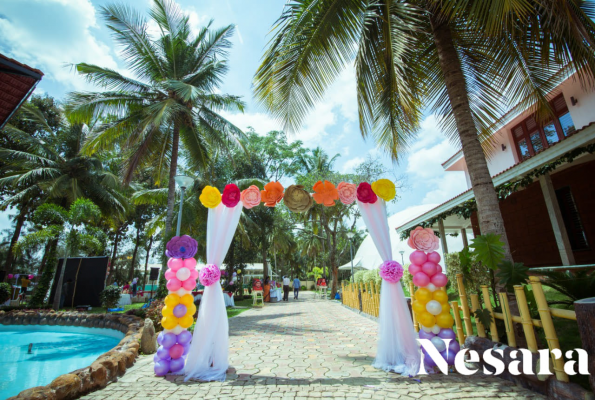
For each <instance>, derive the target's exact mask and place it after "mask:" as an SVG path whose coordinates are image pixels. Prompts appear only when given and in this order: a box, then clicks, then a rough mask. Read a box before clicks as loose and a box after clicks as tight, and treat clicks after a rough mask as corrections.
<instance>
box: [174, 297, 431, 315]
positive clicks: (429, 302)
mask: <svg viewBox="0 0 595 400" xmlns="http://www.w3.org/2000/svg"><path fill="white" fill-rule="evenodd" d="M176 307H179V306H176ZM426 310H427V311H428V312H429V313H430V314H432V315H438V314H440V313H441V312H442V304H440V303H438V302H437V301H436V300H430V301H428V302H427V303H426ZM174 315H175V314H174ZM176 317H177V315H176Z"/></svg>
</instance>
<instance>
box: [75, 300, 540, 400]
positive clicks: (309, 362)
mask: <svg viewBox="0 0 595 400" xmlns="http://www.w3.org/2000/svg"><path fill="white" fill-rule="evenodd" d="M377 328H378V326H377V324H376V322H374V321H372V320H370V319H368V318H365V317H362V316H360V315H357V314H355V313H354V312H352V311H350V310H348V309H347V308H345V307H343V306H341V304H339V303H337V302H332V301H328V300H317V299H314V298H313V295H312V294H311V293H308V292H304V293H300V300H299V301H293V300H290V301H289V302H281V303H272V304H267V305H266V306H265V307H263V308H258V309H251V310H248V311H246V312H244V313H242V314H240V315H238V316H237V317H234V318H232V319H230V320H229V334H230V338H229V339H230V340H229V346H230V350H229V360H230V370H229V371H228V376H227V380H226V381H225V382H198V381H192V382H186V383H185V382H184V381H183V377H181V376H168V377H166V378H157V377H155V376H154V375H153V362H152V359H153V357H152V356H141V357H140V358H139V360H138V361H137V363H136V365H135V366H133V367H132V368H129V369H128V371H127V372H126V374H125V375H124V376H123V377H122V378H120V380H119V381H118V382H115V383H112V384H110V385H109V386H107V387H106V388H105V389H103V390H101V391H99V392H95V393H90V394H89V395H87V396H85V398H88V399H103V398H105V399H118V400H123V399H124V398H125V397H126V398H128V397H127V396H130V397H131V398H166V399H220V398H237V399H266V398H273V399H283V398H287V399H294V398H295V399H306V398H329V397H331V398H341V399H342V398H347V399H362V398H367V399H375V398H401V399H412V398H413V399H417V398H420V399H426V398H441V399H445V398H454V399H457V398H470V397H474V398H490V399H493V398H495V397H506V396H509V397H513V398H525V397H532V398H544V397H543V396H540V395H537V394H535V393H533V392H531V391H529V390H527V389H524V388H521V387H518V386H516V385H515V384H513V383H511V382H508V381H505V380H502V379H500V378H497V377H493V376H483V375H479V374H477V375H473V376H461V375H457V374H455V373H451V374H450V375H449V376H444V375H441V374H436V375H430V376H423V377H421V378H420V377H418V380H420V381H421V382H419V381H418V380H415V379H411V378H407V377H402V376H400V375H395V374H391V373H387V372H384V371H379V370H377V369H375V368H372V366H371V365H370V364H371V363H372V361H373V360H374V356H375V354H376V334H377Z"/></svg>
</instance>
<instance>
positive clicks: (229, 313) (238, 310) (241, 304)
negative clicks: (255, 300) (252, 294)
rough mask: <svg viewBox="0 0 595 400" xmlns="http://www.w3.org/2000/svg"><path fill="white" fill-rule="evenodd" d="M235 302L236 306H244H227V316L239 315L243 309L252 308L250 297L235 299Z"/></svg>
mask: <svg viewBox="0 0 595 400" xmlns="http://www.w3.org/2000/svg"><path fill="white" fill-rule="evenodd" d="M235 304H236V307H245V308H228V309H227V318H231V317H235V316H237V315H240V314H241V313H243V312H244V311H246V310H249V309H251V308H252V298H249V299H244V300H240V301H236V302H235Z"/></svg>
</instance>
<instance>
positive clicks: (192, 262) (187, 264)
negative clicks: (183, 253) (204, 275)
mask: <svg viewBox="0 0 595 400" xmlns="http://www.w3.org/2000/svg"><path fill="white" fill-rule="evenodd" d="M184 268H188V269H190V270H192V269H196V258H186V259H185V260H184Z"/></svg>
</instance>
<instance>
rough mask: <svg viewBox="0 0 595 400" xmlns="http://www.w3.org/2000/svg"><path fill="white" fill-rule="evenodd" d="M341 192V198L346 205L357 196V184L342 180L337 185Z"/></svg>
mask: <svg viewBox="0 0 595 400" xmlns="http://www.w3.org/2000/svg"><path fill="white" fill-rule="evenodd" d="M337 191H338V192H339V200H341V203H343V204H345V205H349V204H351V203H353V202H354V201H355V199H356V198H357V186H355V184H353V183H347V182H341V183H339V186H337Z"/></svg>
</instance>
